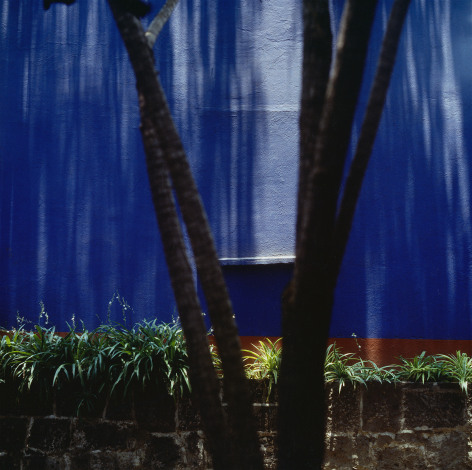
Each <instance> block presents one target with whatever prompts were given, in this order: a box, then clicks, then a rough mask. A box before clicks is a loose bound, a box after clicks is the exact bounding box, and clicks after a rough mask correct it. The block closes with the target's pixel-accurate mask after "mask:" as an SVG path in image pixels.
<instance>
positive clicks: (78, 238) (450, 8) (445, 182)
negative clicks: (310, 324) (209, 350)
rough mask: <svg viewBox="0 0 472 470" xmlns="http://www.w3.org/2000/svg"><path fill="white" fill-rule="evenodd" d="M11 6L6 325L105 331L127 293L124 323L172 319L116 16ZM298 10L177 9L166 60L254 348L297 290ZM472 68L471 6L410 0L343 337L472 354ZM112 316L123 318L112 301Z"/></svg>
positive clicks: (20, 2) (4, 44) (164, 71)
mask: <svg viewBox="0 0 472 470" xmlns="http://www.w3.org/2000/svg"><path fill="white" fill-rule="evenodd" d="M155 3H156V6H155V9H157V6H158V4H160V2H155ZM157 3H158V4H157ZM342 3H343V2H342V0H336V1H334V2H333V4H332V13H333V29H334V30H336V29H337V24H338V22H339V17H340V14H341V6H342ZM390 5H391V1H381V2H380V7H379V12H378V15H377V20H376V24H375V27H374V39H375V40H374V44H373V47H372V51H371V55H370V56H369V60H368V71H367V75H368V76H371V75H372V73H373V70H374V67H375V61H376V56H377V53H378V49H379V41H380V36H381V32H382V30H383V28H384V26H385V23H386V18H387V14H388V9H389V7H390ZM0 6H1V8H0V103H2V111H1V112H0V325H3V326H7V327H8V326H11V325H14V324H15V323H16V316H17V312H19V315H20V316H25V317H27V318H29V319H30V320H33V321H37V317H38V313H39V311H40V307H39V302H40V301H43V302H44V304H45V306H46V310H47V311H48V313H49V316H50V319H51V320H52V321H53V322H54V323H55V324H56V325H57V326H58V328H59V329H64V328H65V324H66V322H70V321H71V318H72V316H73V315H74V314H75V318H76V320H77V319H81V320H83V321H84V322H85V324H86V325H87V326H88V327H93V326H95V325H97V324H98V323H99V321H100V319H101V320H105V319H106V318H107V309H108V306H109V301H110V299H112V297H113V296H114V293H115V292H116V291H118V292H119V293H120V295H121V296H122V297H124V298H125V299H126V301H127V302H128V304H129V305H130V306H131V307H132V309H128V310H126V312H125V313H126V317H127V320H128V322H130V323H133V322H135V321H139V320H140V319H142V318H144V317H147V318H150V317H152V316H154V315H157V316H158V317H159V318H161V319H162V320H169V319H170V318H171V316H172V315H173V313H174V301H173V296H172V292H171V290H170V287H169V284H168V277H167V273H166V268H165V265H164V258H163V254H162V249H161V245H160V241H159V237H158V234H157V227H156V222H155V220H154V214H153V209H152V205H151V200H150V194H149V189H148V186H147V177H146V170H145V163H144V155H143V150H142V145H141V141H140V134H139V128H138V110H137V102H136V101H137V100H136V93H135V88H134V79H133V76H132V73H131V70H130V66H129V64H128V60H127V57H126V53H125V51H124V48H123V46H122V43H121V41H120V38H119V37H118V34H117V32H116V30H115V26H114V24H113V22H112V19H111V16H110V14H109V11H108V7H107V5H106V2H105V1H91V0H78V2H77V3H76V4H75V5H73V6H71V7H65V6H63V5H58V6H53V7H52V8H51V9H50V10H49V11H48V12H46V13H45V12H43V11H42V9H41V2H39V1H38V2H32V1H31V0H15V1H14V2H12V1H10V0H0ZM300 13H301V12H300V8H299V2H298V1H296V0H293V1H287V0H272V1H270V2H266V1H263V2H259V1H258V2H254V1H250V0H237V1H231V2H208V1H206V0H181V2H180V4H179V6H178V7H177V9H176V11H175V12H174V15H173V18H172V20H171V22H170V24H169V25H168V26H167V27H166V30H165V32H163V34H162V37H160V39H159V43H158V48H157V51H156V56H157V62H158V68H159V70H160V74H161V80H162V82H163V85H164V87H165V89H166V92H167V94H168V98H169V102H170V105H171V108H172V110H173V113H174V116H175V119H176V123H177V126H178V128H179V130H180V132H181V135H182V138H183V141H184V144H185V147H186V149H187V152H188V154H189V158H190V160H191V163H192V166H193V169H194V171H195V175H196V179H197V181H198V185H199V187H200V190H201V192H202V196H203V199H204V202H205V205H206V208H207V211H208V213H209V218H210V222H211V225H212V227H213V230H214V234H215V239H216V242H217V246H218V250H219V253H220V256H221V258H224V259H226V260H227V261H225V263H226V264H227V266H225V267H224V271H225V275H226V277H227V280H228V283H229V288H230V291H231V293H232V294H233V301H234V304H235V309H236V313H237V319H238V323H239V325H240V330H241V333H242V334H245V335H277V334H278V333H279V332H280V327H279V326H280V320H279V307H278V305H279V298H280V292H281V289H282V286H283V285H284V283H285V282H286V280H287V279H288V278H289V276H290V264H283V263H280V261H287V257H290V256H291V255H292V254H293V235H294V234H293V226H294V221H295V213H294V212H295V192H296V190H295V188H296V164H297V153H298V131H297V125H298V123H297V118H298V106H299V103H298V101H299V94H300V64H301V39H302V38H301V32H302V28H301V16H300ZM471 57H472V4H471V3H470V2H469V1H467V0H463V1H462V0H454V1H445V0H413V1H412V7H411V10H410V14H409V17H408V19H407V23H406V27H405V31H404V34H403V37H402V42H401V45H400V50H399V59H398V62H397V66H396V69H395V73H394V77H393V80H392V85H391V90H390V92H389V96H388V102H387V108H386V111H385V114H384V117H383V121H382V125H381V128H380V130H379V134H378V138H377V141H376V145H375V149H374V155H373V159H372V163H371V166H370V168H369V170H368V174H367V177H366V181H365V186H364V188H363V192H362V196H361V200H360V203H359V210H358V213H357V215H356V219H355V222H354V227H353V231H352V236H351V239H350V242H349V246H348V250H347V253H346V258H345V262H344V265H343V269H342V273H341V278H340V282H339V286H338V291H337V296H336V305H335V313H334V320H333V327H332V335H333V336H350V335H351V333H353V332H355V333H356V334H357V335H358V336H366V337H385V338H390V337H400V338H414V337H423V338H438V339H439V338H443V339H448V338H453V339H472V325H471V298H470V297H471V294H472V277H471V274H472V273H471V262H472V259H471V248H472V232H471V225H470V189H469V188H470V187H471V181H470V179H471V176H470V175H471V171H472V168H471V162H470V161H471V159H470V158H469V155H470V153H471V150H472V149H471V145H472V111H471V109H472V68H471V67H470V65H469V64H470V58H471ZM367 93H368V86H366V88H365V90H364V92H363V95H362V98H361V103H360V105H361V106H360V108H361V109H362V106H363V105H365V101H366V99H367ZM360 117H361V114H359V118H360ZM359 123H360V119H358V124H357V126H356V128H355V130H354V133H353V142H355V140H356V135H357V131H358V127H359ZM253 258H257V259H256V260H254V259H253ZM260 258H264V259H263V260H261V259H260ZM228 259H230V260H229V261H228ZM238 260H239V261H238ZM261 263H264V264H261ZM238 264H239V265H238ZM241 265H242V266H241ZM110 314H111V317H112V318H113V319H115V320H121V319H122V311H121V308H120V306H119V303H118V302H117V301H115V302H113V303H112V305H111V308H110Z"/></svg>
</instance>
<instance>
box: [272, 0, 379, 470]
mask: <svg viewBox="0 0 472 470" xmlns="http://www.w3.org/2000/svg"><path fill="white" fill-rule="evenodd" d="M305 3H306V4H307V5H308V4H309V3H311V1H310V0H305ZM375 7H376V1H375V0H350V1H348V2H347V4H346V8H345V11H344V14H343V19H342V25H341V31H340V37H339V39H338V48H337V54H336V61H335V64H334V69H333V72H332V74H331V77H330V80H329V83H328V87H327V91H326V98H325V102H324V107H323V113H322V117H321V121H320V125H319V128H318V135H317V137H316V145H315V154H314V157H313V167H312V168H311V169H310V172H309V178H308V181H307V188H306V191H305V198H304V199H305V201H304V203H303V207H302V208H301V211H302V212H301V214H299V228H300V233H299V234H298V237H297V239H298V243H297V249H296V260H295V269H294V278H293V281H292V285H291V289H290V292H288V293H287V296H286V299H285V311H284V319H283V336H284V350H283V360H282V372H281V377H280V379H281V380H280V404H279V413H280V415H279V454H278V457H279V468H280V469H292V468H296V469H308V468H310V469H315V468H321V466H322V462H323V453H324V434H325V415H324V370H323V369H324V356H325V351H326V342H327V339H328V334H329V325H330V320H331V311H332V306H333V298H334V289H335V283H334V282H333V279H332V269H333V263H332V242H333V236H332V235H333V230H334V221H335V215H336V205H337V200H338V196H339V188H340V185H341V178H342V172H343V168H344V161H345V155H346V151H347V148H348V145H349V138H350V134H351V127H352V121H353V118H354V112H355V107H356V103H357V97H358V94H359V90H360V86H361V82H362V74H363V70H364V62H365V57H366V54H367V47H368V43H369V37H370V30H371V26H372V22H373V19H374V14H375ZM305 21H310V18H306V17H305ZM303 105H304V103H303V102H302V106H303ZM305 125H309V123H305ZM301 132H302V131H301Z"/></svg>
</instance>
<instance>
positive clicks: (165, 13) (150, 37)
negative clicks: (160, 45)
mask: <svg viewBox="0 0 472 470" xmlns="http://www.w3.org/2000/svg"><path fill="white" fill-rule="evenodd" d="M177 3H179V0H167V1H166V3H165V4H164V6H163V7H162V8H161V10H160V11H159V13H158V14H157V15H156V16H155V17H154V19H153V20H152V22H151V24H150V25H149V28H148V30H147V31H146V39H147V41H148V44H149V47H150V48H151V49H152V48H153V47H154V44H155V43H156V40H157V36H159V33H160V32H161V31H162V28H163V27H164V25H165V24H166V23H167V21H168V20H169V18H170V15H172V12H173V11H174V8H175V7H176V6H177Z"/></svg>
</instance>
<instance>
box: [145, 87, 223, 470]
mask: <svg viewBox="0 0 472 470" xmlns="http://www.w3.org/2000/svg"><path fill="white" fill-rule="evenodd" d="M140 112H141V133H142V137H143V143H144V148H145V152H146V164H147V171H148V177H149V183H150V187H151V193H152V199H153V203H154V208H155V213H156V217H157V221H158V225H159V231H160V234H161V239H162V244H163V247H164V253H165V256H166V262H167V266H168V269H169V275H170V279H171V283H172V288H173V290H174V294H175V298H176V302H177V308H178V311H179V315H180V321H181V324H182V328H183V331H184V334H185V338H186V343H187V352H188V356H189V362H190V382H191V385H192V389H193V391H194V395H195V396H196V397H197V399H198V397H205V398H204V399H200V400H198V407H199V410H200V414H201V416H202V421H203V424H204V428H205V434H206V436H207V439H208V447H209V450H210V452H211V455H212V457H213V465H214V467H215V468H219V469H226V468H228V465H230V464H231V460H229V459H228V455H229V452H230V447H229V442H230V440H229V435H228V432H227V426H226V423H225V417H224V414H223V409H222V406H221V401H220V397H219V395H220V386H219V381H218V378H217V376H216V373H215V370H214V368H213V364H212V361H211V358H210V356H209V354H208V348H209V344H208V337H207V333H206V328H205V324H204V322H203V318H202V315H201V307H200V303H199V301H198V297H197V292H196V289H195V283H194V279H193V274H192V268H191V266H190V264H189V262H188V258H187V254H186V249H185V243H184V238H183V235H182V231H181V228H180V223H179V220H178V217H177V211H176V207H175V202H174V198H173V195H172V188H171V185H170V181H169V177H168V173H167V168H166V165H165V161H164V157H163V154H162V149H161V148H160V146H159V139H158V138H157V136H156V132H155V128H154V125H153V122H152V117H151V115H150V113H149V112H148V109H147V107H146V105H145V99H144V97H143V96H142V95H141V96H140Z"/></svg>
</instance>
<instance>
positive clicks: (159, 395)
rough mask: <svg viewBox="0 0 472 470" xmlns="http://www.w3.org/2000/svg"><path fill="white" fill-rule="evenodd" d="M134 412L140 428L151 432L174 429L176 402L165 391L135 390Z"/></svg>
mask: <svg viewBox="0 0 472 470" xmlns="http://www.w3.org/2000/svg"><path fill="white" fill-rule="evenodd" d="M134 412H135V417H136V421H137V422H138V425H139V427H140V428H142V429H145V430H147V431H152V432H172V431H175V428H176V422H175V416H176V403H175V400H174V398H173V397H171V396H170V395H168V394H167V393H165V392H158V391H154V390H146V391H144V392H143V391H140V392H139V393H138V392H137V393H136V395H135V399H134Z"/></svg>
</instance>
